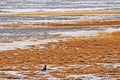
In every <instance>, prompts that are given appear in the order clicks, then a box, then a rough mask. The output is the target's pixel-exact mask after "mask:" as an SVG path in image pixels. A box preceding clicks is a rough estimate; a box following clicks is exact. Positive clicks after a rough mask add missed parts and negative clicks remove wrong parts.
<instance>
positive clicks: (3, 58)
mask: <svg viewBox="0 0 120 80" xmlns="http://www.w3.org/2000/svg"><path fill="white" fill-rule="evenodd" d="M119 35H120V32H114V33H111V34H107V33H102V34H101V35H100V36H97V37H87V38H78V37H77V38H72V39H69V40H67V41H59V42H57V43H56V42H51V43H48V44H46V45H43V46H45V48H44V49H39V48H37V47H35V46H32V47H31V48H30V49H25V50H23V49H17V50H11V51H4V52H0V70H3V71H4V70H5V71H7V70H12V68H10V67H12V66H16V68H14V69H13V70H18V71H21V70H26V69H24V68H23V67H27V70H30V71H33V72H30V73H29V74H27V77H26V78H29V77H30V76H36V73H34V71H36V68H35V66H39V65H41V64H47V65H54V66H64V67H65V69H63V70H62V71H54V72H50V74H51V75H52V76H54V77H57V78H63V79H66V77H67V76H68V75H69V74H95V75H97V76H101V77H102V76H107V77H110V78H116V79H119V75H120V36H119ZM40 46H41V45H40ZM105 64H108V66H104V65H105ZM115 64H119V65H117V66H115ZM70 65H75V66H74V67H70ZM82 65H83V67H80V66H82ZM87 65H88V66H87ZM8 66H10V67H8ZM5 67H6V68H5ZM7 67H8V68H7ZM40 69H41V67H40ZM38 70H39V69H38ZM39 75H40V74H39ZM39 75H38V76H39ZM3 77H4V76H3ZM8 77H9V76H8ZM81 78H83V77H81ZM71 79H72V78H71ZM79 79H80V78H79ZM73 80H74V78H73ZM76 80H77V79H76Z"/></svg>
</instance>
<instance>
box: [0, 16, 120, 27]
mask: <svg viewBox="0 0 120 80" xmlns="http://www.w3.org/2000/svg"><path fill="white" fill-rule="evenodd" d="M61 22H62V23H61ZM118 25H120V19H119V18H118V19H101V20H99V19H88V20H73V21H67V22H65V21H64V22H63V21H59V22H51V23H34V24H20V23H18V24H0V26H4V27H14V28H20V27H52V28H59V27H60V28H61V27H73V26H74V27H81V26H82V27H83V26H84V27H85V26H118Z"/></svg>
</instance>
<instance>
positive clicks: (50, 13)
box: [0, 10, 120, 16]
mask: <svg viewBox="0 0 120 80" xmlns="http://www.w3.org/2000/svg"><path fill="white" fill-rule="evenodd" d="M92 14H120V11H119V10H111V11H107V10H104V11H58V12H57V11H51V12H19V13H9V14H0V16H62V15H72V16H73V15H92Z"/></svg>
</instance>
